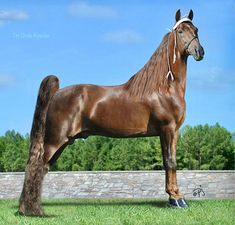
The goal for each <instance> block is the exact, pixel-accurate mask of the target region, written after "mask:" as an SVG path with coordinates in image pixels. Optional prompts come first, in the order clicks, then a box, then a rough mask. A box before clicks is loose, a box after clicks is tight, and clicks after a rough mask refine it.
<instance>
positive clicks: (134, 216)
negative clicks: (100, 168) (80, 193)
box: [0, 199, 235, 225]
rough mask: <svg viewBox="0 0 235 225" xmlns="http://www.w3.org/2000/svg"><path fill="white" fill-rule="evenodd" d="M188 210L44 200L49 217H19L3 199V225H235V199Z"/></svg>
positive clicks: (153, 203)
mask: <svg viewBox="0 0 235 225" xmlns="http://www.w3.org/2000/svg"><path fill="white" fill-rule="evenodd" d="M189 204H190V207H189V208H188V209H171V208H166V202H165V201H164V202H163V201H157V200H79V199H57V200H43V206H44V210H45V212H46V213H47V216H45V217H24V216H19V215H18V214H17V213H16V211H17V206H18V202H17V200H0V224H1V225H2V224H3V225H7V224H14V225H16V224H32V225H33V224H43V225H45V224H48V225H53V224H56V225H58V224H66V225H67V224H78V225H80V224H81V225H88V224H89V225H90V224H92V225H129V224H133V225H138V224H139V225H151V224H153V225H157V224H161V225H164V224H174V225H177V224H179V225H183V224H187V225H189V224H198V225H206V224H208V225H213V224H221V225H226V224H231V225H234V224H235V200H201V201H189Z"/></svg>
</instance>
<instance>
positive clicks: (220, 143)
mask: <svg viewBox="0 0 235 225" xmlns="http://www.w3.org/2000/svg"><path fill="white" fill-rule="evenodd" d="M234 137H235V135H234V134H232V133H230V132H229V131H228V130H226V129H225V128H223V127H221V126H220V125H219V124H215V125H213V126H209V125H198V126H194V127H192V126H185V127H184V128H182V129H181V130H180V134H179V139H178V145H177V168H178V169H189V170H230V169H231V170H234V169H235V160H234V159H235V142H234ZM28 150H29V135H25V136H23V135H21V134H19V133H17V132H15V131H14V130H13V131H7V132H6V133H5V135H4V136H1V137H0V171H1V172H9V171H24V169H25V165H26V162H27V159H28ZM162 169H163V163H162V154H161V146H160V140H159V138H158V137H149V138H126V139H116V138H106V137H99V136H92V137H89V138H87V139H79V140H76V141H75V142H74V144H73V145H70V146H68V147H66V149H65V150H64V151H63V153H62V155H61V157H60V158H59V159H58V160H57V162H56V163H55V164H54V165H53V166H51V168H50V170H52V171H53V170H54V171H55V170H59V171H79V170H80V171H92V170H104V171H105V170H162Z"/></svg>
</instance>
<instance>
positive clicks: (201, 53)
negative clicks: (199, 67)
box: [193, 46, 205, 61]
mask: <svg viewBox="0 0 235 225" xmlns="http://www.w3.org/2000/svg"><path fill="white" fill-rule="evenodd" d="M204 54H205V52H204V49H203V47H202V46H199V47H198V48H195V53H194V54H193V57H194V59H195V60H196V61H200V60H202V59H203V57H204Z"/></svg>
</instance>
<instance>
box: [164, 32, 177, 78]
mask: <svg viewBox="0 0 235 225" xmlns="http://www.w3.org/2000/svg"><path fill="white" fill-rule="evenodd" d="M171 32H173V34H174V55H173V64H175V62H176V53H175V52H176V35H175V32H174V31H171ZM169 40H170V35H168V40H167V64H168V73H167V75H166V79H169V77H170V79H171V80H172V81H174V75H173V73H172V70H171V65H170V57H169Z"/></svg>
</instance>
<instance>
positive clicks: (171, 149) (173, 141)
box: [160, 128, 187, 208]
mask: <svg viewBox="0 0 235 225" xmlns="http://www.w3.org/2000/svg"><path fill="white" fill-rule="evenodd" d="M160 139H161V147H162V155H163V165H164V168H165V171H166V192H167V193H168V194H169V203H168V204H169V206H171V207H178V208H185V207H187V203H186V202H185V200H184V198H183V195H182V194H181V192H180V190H179V187H178V184H177V177H176V145H177V139H178V132H177V131H175V130H174V129H171V128H165V129H164V130H163V131H162V134H161V136H160Z"/></svg>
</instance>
